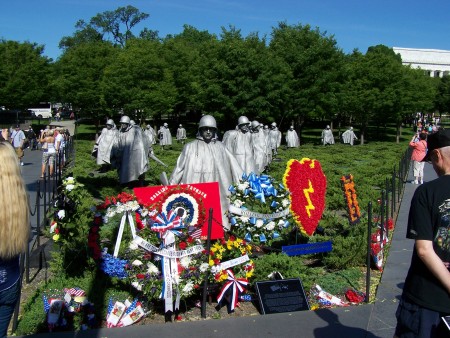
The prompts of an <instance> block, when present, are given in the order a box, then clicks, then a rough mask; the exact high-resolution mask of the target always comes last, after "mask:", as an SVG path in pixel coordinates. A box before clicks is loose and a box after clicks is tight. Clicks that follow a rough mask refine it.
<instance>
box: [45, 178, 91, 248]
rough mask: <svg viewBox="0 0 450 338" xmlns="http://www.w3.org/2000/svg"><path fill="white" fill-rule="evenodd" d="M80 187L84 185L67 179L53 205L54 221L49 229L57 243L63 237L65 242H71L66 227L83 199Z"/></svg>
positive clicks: (72, 179) (73, 179)
mask: <svg viewBox="0 0 450 338" xmlns="http://www.w3.org/2000/svg"><path fill="white" fill-rule="evenodd" d="M80 187H83V184H81V183H77V182H76V180H75V178H73V177H67V178H65V179H64V180H63V182H62V185H61V187H60V191H59V194H58V196H57V198H56V200H55V202H54V204H53V209H54V212H53V219H52V220H51V221H50V227H49V228H48V233H49V235H50V236H51V237H52V239H53V241H55V242H58V241H59V240H60V239H61V236H65V237H64V239H65V240H70V238H68V237H70V236H68V235H69V232H68V229H67V226H65V225H66V224H67V223H69V222H70V221H72V219H73V216H74V213H75V211H76V205H77V203H78V202H79V200H80V199H81V198H83V196H82V193H81V195H80V193H78V192H79V189H78V190H77V188H80Z"/></svg>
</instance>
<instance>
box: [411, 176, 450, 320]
mask: <svg viewBox="0 0 450 338" xmlns="http://www.w3.org/2000/svg"><path fill="white" fill-rule="evenodd" d="M406 237H407V238H411V239H414V240H417V239H420V240H429V241H433V248H434V251H435V252H436V254H437V255H438V256H439V257H440V258H441V259H442V261H443V262H450V175H444V176H441V177H439V178H437V179H436V180H434V181H431V182H428V183H425V184H423V185H421V186H419V187H418V188H417V189H416V192H415V193H414V197H413V199H412V201H411V207H410V210H409V218H408V231H407V234H406ZM403 292H404V295H405V296H406V297H407V298H409V299H410V300H412V301H413V302H415V303H416V304H418V305H420V306H422V307H425V308H428V309H431V310H434V311H438V312H443V313H446V314H450V294H449V293H448V292H447V290H446V289H445V288H444V287H443V286H442V284H441V282H439V280H438V279H437V278H436V277H434V276H433V274H432V273H431V272H430V271H429V270H428V268H427V267H426V266H425V264H424V263H423V262H422V260H421V259H420V258H419V256H418V255H417V251H416V248H415V247H414V251H413V256H412V260H411V266H410V268H409V271H408V275H407V277H406V281H405V286H404V288H403Z"/></svg>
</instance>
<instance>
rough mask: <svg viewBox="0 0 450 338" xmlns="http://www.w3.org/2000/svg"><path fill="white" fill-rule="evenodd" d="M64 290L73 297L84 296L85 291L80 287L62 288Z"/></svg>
mask: <svg viewBox="0 0 450 338" xmlns="http://www.w3.org/2000/svg"><path fill="white" fill-rule="evenodd" d="M64 292H66V293H68V294H69V295H71V296H74V297H83V296H86V292H85V291H84V290H82V289H80V288H70V289H64Z"/></svg>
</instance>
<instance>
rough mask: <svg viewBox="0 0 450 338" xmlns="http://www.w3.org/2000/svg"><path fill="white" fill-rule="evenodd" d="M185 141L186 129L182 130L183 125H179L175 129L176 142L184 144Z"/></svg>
mask: <svg viewBox="0 0 450 338" xmlns="http://www.w3.org/2000/svg"><path fill="white" fill-rule="evenodd" d="M185 141H186V129H184V128H183V125H182V124H180V125H179V126H178V129H177V142H179V143H181V144H184V142H185Z"/></svg>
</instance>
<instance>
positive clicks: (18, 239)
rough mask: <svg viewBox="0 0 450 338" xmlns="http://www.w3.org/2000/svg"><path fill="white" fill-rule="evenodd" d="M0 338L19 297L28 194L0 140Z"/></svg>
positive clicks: (8, 147)
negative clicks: (20, 262) (20, 260)
mask: <svg viewBox="0 0 450 338" xmlns="http://www.w3.org/2000/svg"><path fill="white" fill-rule="evenodd" d="M0 158H1V159H2V161H1V162H0V177H1V178H2V179H1V180H0V182H1V188H0V208H1V211H0V337H1V338H6V333H7V330H8V325H9V322H10V320H11V317H12V314H13V312H14V308H15V307H16V303H17V301H18V300H19V296H20V287H21V282H20V266H19V257H20V255H21V254H23V253H25V251H26V249H27V246H28V239H29V237H30V221H29V209H28V196H27V191H26V188H25V183H24V181H23V179H22V175H21V173H20V167H19V165H18V163H17V157H16V154H15V152H14V149H13V148H12V147H11V145H10V144H8V142H0Z"/></svg>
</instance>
